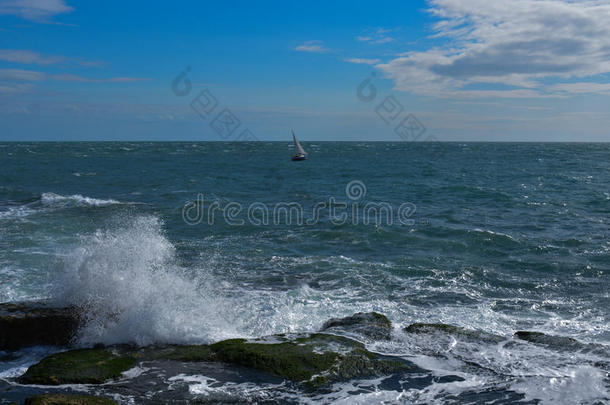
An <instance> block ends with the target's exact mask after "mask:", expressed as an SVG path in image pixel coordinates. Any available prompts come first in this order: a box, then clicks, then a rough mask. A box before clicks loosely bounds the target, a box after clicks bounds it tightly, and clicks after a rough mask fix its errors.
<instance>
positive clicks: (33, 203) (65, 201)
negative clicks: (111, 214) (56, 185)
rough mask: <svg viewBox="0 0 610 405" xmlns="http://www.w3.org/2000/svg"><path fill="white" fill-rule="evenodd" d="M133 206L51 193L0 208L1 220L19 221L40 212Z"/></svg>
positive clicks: (78, 195)
mask: <svg viewBox="0 0 610 405" xmlns="http://www.w3.org/2000/svg"><path fill="white" fill-rule="evenodd" d="M123 204H133V203H129V202H121V201H117V200H114V199H99V198H93V197H87V196H83V195H80V194H73V195H61V194H55V193H51V192H47V193H42V194H41V195H40V197H38V198H33V199H29V200H26V201H19V202H12V201H9V202H8V203H4V204H3V205H4V207H2V206H0V219H19V218H24V217H28V216H30V215H33V214H37V213H40V212H47V211H49V210H56V209H62V208H79V207H107V206H111V205H123Z"/></svg>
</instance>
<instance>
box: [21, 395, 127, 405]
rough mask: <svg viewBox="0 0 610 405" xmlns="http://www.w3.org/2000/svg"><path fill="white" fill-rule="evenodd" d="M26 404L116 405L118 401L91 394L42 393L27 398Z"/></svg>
mask: <svg viewBox="0 0 610 405" xmlns="http://www.w3.org/2000/svg"><path fill="white" fill-rule="evenodd" d="M25 405H116V402H114V401H113V400H111V399H108V398H101V397H94V396H91V395H68V394H42V395H34V396H32V397H29V398H27V399H26V400H25Z"/></svg>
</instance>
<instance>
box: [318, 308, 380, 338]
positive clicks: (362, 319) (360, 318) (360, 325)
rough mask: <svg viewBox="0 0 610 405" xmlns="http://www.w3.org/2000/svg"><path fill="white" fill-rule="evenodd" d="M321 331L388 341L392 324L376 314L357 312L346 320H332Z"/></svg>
mask: <svg viewBox="0 0 610 405" xmlns="http://www.w3.org/2000/svg"><path fill="white" fill-rule="evenodd" d="M321 331H324V332H334V331H339V332H348V333H349V334H356V335H362V336H364V337H367V338H369V339H373V340H389V339H390V335H391V333H392V322H390V320H389V319H388V318H386V317H385V315H381V314H378V313H377V312H366V313H364V312H358V313H356V314H354V315H352V316H348V317H346V318H332V319H331V320H329V321H327V322H326V323H325V324H324V325H323V326H322V329H321Z"/></svg>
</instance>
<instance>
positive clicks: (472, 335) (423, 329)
mask: <svg viewBox="0 0 610 405" xmlns="http://www.w3.org/2000/svg"><path fill="white" fill-rule="evenodd" d="M404 330H405V332H407V333H418V334H433V333H437V334H447V335H453V336H456V337H460V338H463V339H471V340H477V341H481V342H487V343H499V342H501V341H503V340H506V339H505V338H504V337H502V336H499V335H494V334H492V333H487V332H483V331H479V330H471V329H466V328H461V327H459V326H454V325H448V324H446V323H413V324H411V325H409V326H407V327H406V328H405V329H404Z"/></svg>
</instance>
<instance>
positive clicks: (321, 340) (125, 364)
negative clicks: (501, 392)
mask: <svg viewBox="0 0 610 405" xmlns="http://www.w3.org/2000/svg"><path fill="white" fill-rule="evenodd" d="M154 360H172V361H179V362H217V363H226V364H230V365H239V366H243V367H248V368H251V369H254V370H258V371H261V372H265V373H269V374H270V375H275V376H278V377H282V378H285V379H287V380H290V381H293V382H297V383H303V385H304V386H305V387H308V388H318V387H322V386H325V385H328V384H330V383H332V382H335V381H343V380H349V379H352V378H360V377H370V376H382V375H390V374H393V373H397V372H404V371H409V370H411V371H412V370H414V369H416V367H415V366H414V365H413V364H411V363H409V362H407V361H406V360H403V359H400V358H394V357H387V356H381V355H379V354H376V353H372V352H370V351H368V350H366V348H365V347H364V345H363V344H362V343H360V342H357V341H355V340H352V339H349V338H346V337H342V336H336V335H328V334H322V333H316V334H312V335H292V336H285V335H277V336H269V337H266V338H261V339H256V340H245V339H230V340H224V341H221V342H218V343H214V344H212V345H209V346H208V345H193V346H178V345H170V346H150V347H145V348H140V349H136V348H133V347H129V346H115V347H109V348H94V349H79V350H71V351H67V352H62V353H56V354H53V355H51V356H48V357H46V358H44V359H43V360H42V361H40V362H39V363H37V364H35V365H33V366H31V367H30V368H29V369H28V370H27V372H26V373H25V374H24V375H23V376H22V377H21V378H20V379H19V382H21V383H23V384H42V385H58V384H69V383H81V384H101V383H104V382H107V381H109V380H112V379H115V378H117V377H120V376H121V374H122V373H123V372H124V371H127V370H128V369H130V368H131V367H133V366H134V365H136V363H138V362H141V361H154Z"/></svg>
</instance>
